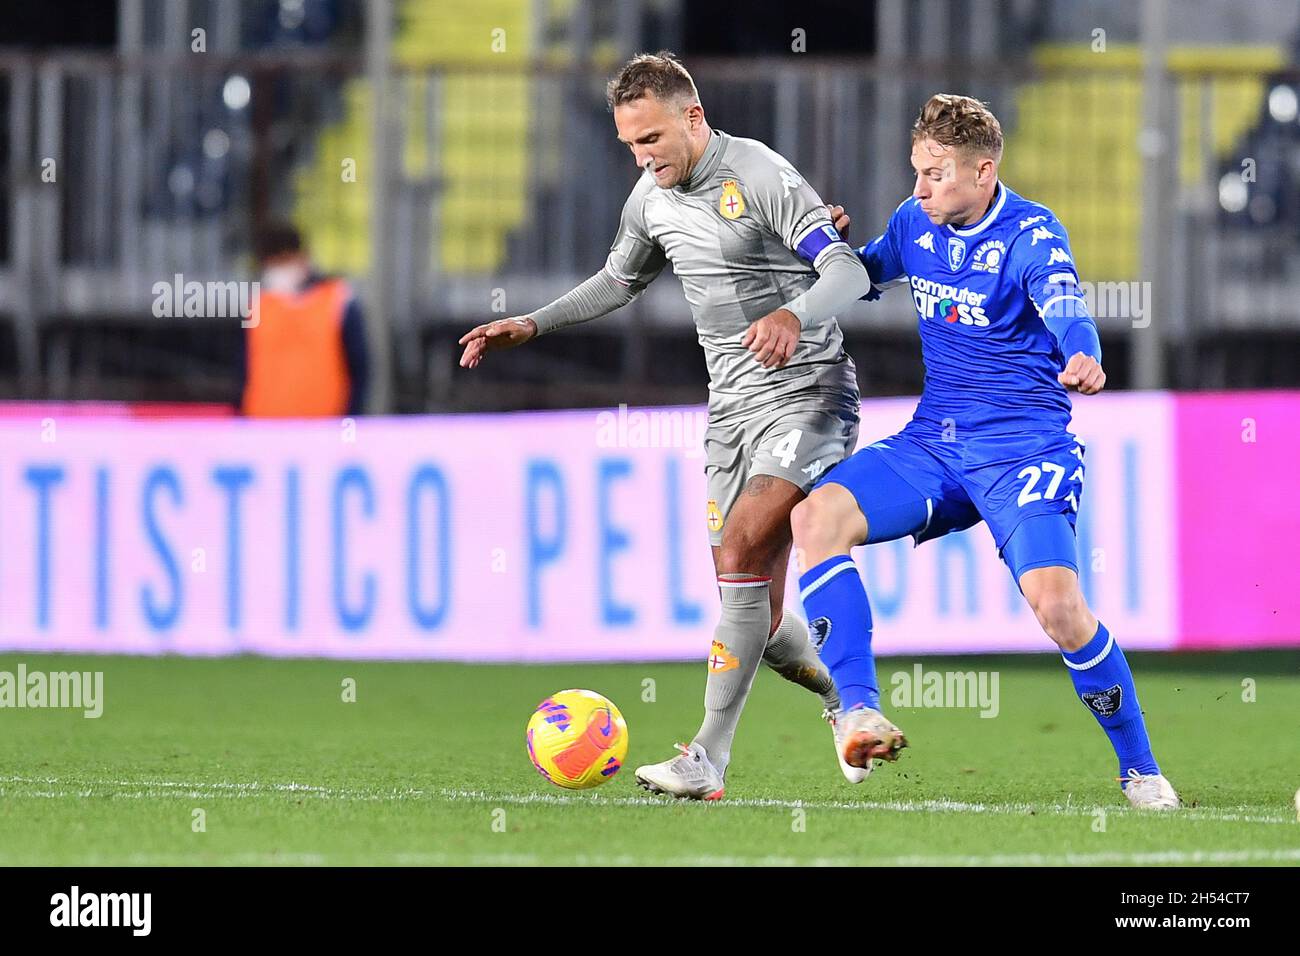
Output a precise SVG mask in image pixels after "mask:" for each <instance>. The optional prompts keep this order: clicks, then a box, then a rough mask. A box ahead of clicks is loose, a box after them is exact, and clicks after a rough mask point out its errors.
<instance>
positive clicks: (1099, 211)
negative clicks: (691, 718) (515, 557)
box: [0, 0, 1300, 412]
mask: <svg viewBox="0 0 1300 956" xmlns="http://www.w3.org/2000/svg"><path fill="white" fill-rule="evenodd" d="M5 16H6V31H5V32H6V37H5V40H4V45H3V50H2V51H0V163H2V164H3V167H2V169H0V343H3V346H4V347H3V348H0V396H3V397H5V398H10V399H14V398H17V399H43V400H59V401H63V400H101V401H140V400H148V401H168V402H209V403H223V402H231V401H233V400H235V397H236V396H237V393H238V378H237V371H238V361H237V360H238V354H239V350H240V348H241V347H242V346H241V339H240V330H238V329H232V328H231V327H230V324H231V323H229V322H228V321H227V320H224V319H220V318H211V319H205V318H201V317H200V318H191V319H186V320H179V319H157V318H155V317H154V316H153V315H152V314H151V311H150V304H151V302H152V298H153V296H152V293H151V291H150V290H151V287H152V286H153V284H154V283H155V282H156V281H159V280H160V279H163V280H166V279H170V277H171V276H172V275H173V274H174V273H182V274H184V275H185V277H186V279H187V280H188V279H197V280H199V281H206V280H209V279H212V280H222V281H225V280H229V279H232V278H235V279H239V278H244V279H252V278H255V277H256V276H255V272H254V263H253V261H252V257H251V252H252V246H253V238H254V236H255V235H256V233H257V231H258V230H259V228H260V227H261V226H262V225H263V224H265V223H266V222H268V221H270V220H272V219H289V220H291V221H293V222H295V223H296V224H297V225H298V226H299V228H300V229H301V230H302V231H303V233H304V235H305V237H306V239H307V240H308V242H309V243H310V245H311V247H312V249H313V252H314V254H315V257H316V259H317V261H318V263H319V264H320V265H321V266H322V267H323V268H326V269H329V270H337V271H340V272H342V273H344V274H346V275H348V276H349V277H350V278H351V279H352V280H353V281H354V282H355V284H356V285H357V287H358V288H359V290H360V292H361V296H362V299H363V301H364V302H365V303H366V305H367V313H368V318H369V332H370V338H371V344H372V347H373V359H374V370H375V380H374V387H373V389H372V394H371V402H370V404H371V410H372V411H376V412H430V411H442V410H457V409H459V410H467V409H473V410H484V409H513V408H539V407H572V406H575V405H579V406H609V405H617V404H618V403H620V402H628V403H631V404H661V403H677V402H696V401H700V400H702V399H703V397H704V394H705V392H704V383H705V376H704V365H703V360H702V357H701V355H700V353H699V349H698V347H697V346H696V344H695V340H694V333H693V329H692V327H691V325H690V320H689V316H688V314H687V311H686V308H685V303H684V301H683V300H682V297H681V295H680V292H679V291H678V289H677V287H676V284H675V281H674V280H673V279H672V278H671V277H665V278H664V279H663V280H661V281H660V282H658V283H656V284H655V285H654V286H653V287H652V288H651V289H650V290H649V292H648V293H647V295H645V296H644V297H643V298H642V299H641V300H640V301H639V302H637V303H635V304H634V305H633V306H632V307H631V308H629V309H627V310H625V311H626V314H624V315H619V316H615V317H612V318H610V319H608V320H605V321H603V322H598V323H593V324H590V325H587V326H583V327H582V328H579V329H576V330H571V331H569V332H567V333H566V334H565V335H564V336H563V337H556V338H555V339H552V340H550V341H547V342H544V343H539V345H538V346H537V347H535V348H530V349H527V350H524V351H523V352H520V353H517V354H514V355H510V356H503V357H502V361H494V362H492V363H490V364H489V365H488V366H485V367H484V368H483V369H482V370H481V374H478V375H475V376H466V375H463V374H458V372H457V370H456V368H455V359H456V357H457V355H458V350H457V349H456V347H455V344H454V342H455V338H456V335H458V334H459V333H460V332H461V331H463V330H464V329H465V328H467V327H468V326H470V325H472V324H476V323H478V322H480V321H484V320H486V319H488V318H491V317H493V314H494V313H493V311H492V309H493V305H494V303H496V304H498V305H499V304H500V303H501V301H502V300H503V299H504V303H505V308H506V309H507V310H508V312H509V314H515V313H516V312H522V311H526V310H527V309H529V308H534V307H536V306H537V305H539V304H541V303H543V302H544V301H548V300H549V298H550V297H552V296H553V295H555V294H558V293H560V292H563V291H565V290H567V289H568V288H570V287H571V285H572V284H574V283H575V282H576V281H578V280H580V279H582V278H585V277H586V276H587V275H590V274H591V273H592V272H593V271H595V269H596V268H597V267H598V266H599V265H600V263H601V261H602V260H603V256H604V254H605V251H606V249H607V248H608V244H609V242H610V239H611V237H612V235H613V231H614V228H615V225H616V223H617V216H618V211H619V209H620V208H621V205H622V202H623V200H624V198H625V196H626V193H627V190H628V188H629V187H630V184H631V183H632V181H633V179H634V176H635V172H636V171H635V169H634V168H633V167H632V164H631V163H630V162H629V161H628V157H627V156H626V155H625V151H624V150H623V149H622V148H621V147H620V146H619V144H618V143H617V142H616V141H615V139H614V136H613V133H612V126H611V121H610V118H609V115H608V113H607V112H606V109H605V105H604V101H603V83H604V80H605V79H606V77H607V76H608V75H609V73H610V72H611V71H612V69H613V68H614V67H615V66H616V65H617V64H618V63H619V62H620V61H621V59H622V58H624V57H625V56H627V55H629V54H631V53H633V52H636V51H639V50H642V49H658V48H660V47H668V48H672V49H674V50H677V51H679V52H680V54H681V55H682V56H683V57H684V58H685V59H686V62H687V63H688V65H689V67H690V68H691V70H692V71H693V72H694V74H695V77H696V79H697V82H698V84H699V87H700V90H701V94H702V96H703V98H704V102H705V107H706V111H707V114H708V117H709V119H710V121H711V123H712V124H713V125H714V126H716V127H719V128H722V129H725V130H728V131H730V132H733V133H736V134H739V135H746V136H753V137H756V138H759V139H762V140H765V141H767V142H768V143H770V144H771V145H772V146H773V147H774V148H776V149H777V150H778V151H780V152H782V153H783V154H784V155H786V156H787V157H788V158H789V159H790V160H791V161H792V162H794V163H795V165H796V166H797V167H798V168H799V169H800V170H802V171H803V172H804V173H805V175H806V176H807V177H808V178H809V179H810V180H811V181H812V182H813V183H814V184H815V185H816V186H817V188H818V189H819V191H820V192H821V193H822V194H823V196H824V197H827V198H833V199H834V201H836V202H840V203H843V204H844V205H845V206H847V207H848V208H849V209H850V210H851V211H852V213H853V214H854V217H855V224H856V225H855V236H856V238H858V239H859V240H860V241H865V240H866V239H868V238H870V235H869V233H870V232H871V231H872V230H875V229H877V228H879V226H880V224H882V223H883V222H884V221H885V219H886V217H887V215H888V213H889V212H890V211H891V210H892V209H893V207H894V206H895V205H896V204H897V202H898V200H899V199H900V198H901V197H902V196H903V195H905V194H906V193H907V191H908V189H909V181H910V180H909V177H908V169H907V163H906V142H907V130H908V126H909V124H910V121H911V119H912V118H913V115H914V113H915V111H916V109H917V106H918V104H919V103H921V102H923V101H924V99H925V97H926V96H927V95H929V94H930V93H931V92H934V91H936V90H958V91H964V92H969V93H973V94H976V95H979V96H981V97H983V98H985V99H986V100H988V101H989V102H990V103H991V105H992V106H993V108H994V110H995V112H996V113H997V114H998V116H999V117H1000V118H1001V119H1002V122H1003V124H1004V126H1005V128H1006V130H1007V134H1008V144H1007V159H1006V164H1005V169H1004V176H1005V178H1006V179H1007V181H1008V182H1010V183H1012V184H1013V185H1014V187H1015V188H1017V189H1018V190H1019V191H1021V192H1022V193H1024V194H1026V195H1029V196H1032V197H1035V198H1037V199H1038V200H1039V201H1042V202H1044V203H1046V204H1048V205H1050V206H1052V207H1054V208H1055V209H1056V210H1057V212H1058V213H1059V214H1060V216H1061V217H1062V219H1063V221H1064V222H1065V223H1066V224H1067V226H1068V227H1069V228H1070V230H1071V233H1072V237H1071V238H1072V243H1073V246H1074V248H1075V250H1076V252H1077V255H1078V259H1079V265H1080V270H1081V274H1082V275H1083V277H1084V278H1085V279H1088V280H1091V281H1095V282H1110V281H1125V282H1127V281H1134V280H1139V281H1141V282H1144V283H1150V285H1149V286H1148V287H1146V288H1148V289H1150V290H1151V302H1150V316H1149V317H1150V319H1151V324H1150V327H1149V328H1146V329H1141V330H1140V334H1139V331H1135V330H1134V328H1133V327H1132V326H1133V322H1132V321H1131V318H1130V317H1129V316H1112V317H1106V318H1104V319H1103V320H1102V322H1101V328H1102V336H1103V344H1104V346H1105V349H1106V354H1107V370H1108V372H1109V374H1110V380H1111V387H1113V388H1126V387H1134V388H1162V387H1169V388H1178V389H1207V388H1209V389H1216V388H1248V387H1278V386H1294V385H1296V384H1300V310H1297V309H1296V307H1295V303H1296V302H1297V301H1300V123H1298V122H1297V96H1298V93H1297V91H1298V90H1300V69H1298V67H1297V55H1298V54H1300V8H1297V6H1296V5H1295V4H1294V3H1293V2H1289V0H1260V2H1257V3H1251V4H1245V5H1242V4H1231V3H1224V2H1219V0H1161V2H1159V3H1154V2H1153V3H1150V4H1146V5H1143V4H1135V3H1132V2H1127V0H1110V2H1087V3H1079V2H1069V0H953V2H944V0H920V2H915V3H908V2H904V0H855V2H840V0H810V2H806V3H801V4H798V5H789V4H767V3H755V2H746V3H741V2H734V0H720V2H716V3H709V4H688V3H685V2H682V0H604V2H596V0H393V2H391V3H389V2H380V0H373V2H365V0H117V2H75V0H62V2H56V3H46V4H35V5H23V6H22V7H21V9H15V10H11V11H8V12H7V13H6V15H5ZM196 30H201V31H202V33H203V43H202V45H203V48H204V49H203V52H195V51H194V46H195V36H196V34H195V31H196ZM493 31H503V32H500V33H494V32H493ZM795 31H802V32H803V34H804V36H803V40H802V43H803V45H804V46H803V48H804V49H806V52H799V53H796V52H792V46H795V45H797V44H798V43H799V42H800V40H799V39H798V37H797V34H796V32H795ZM1097 31H1101V32H1100V33H1098V32H1097ZM49 157H55V158H57V160H58V164H57V179H56V182H54V183H50V182H47V181H43V180H42V177H41V172H42V165H41V163H42V160H43V159H46V158H49ZM345 159H353V160H355V162H356V168H357V169H358V171H359V172H358V175H357V177H356V181H355V182H345V181H343V179H342V178H341V177H340V175H339V170H340V165H341V163H342V162H343V161H344V160H345ZM494 290H503V294H500V293H498V294H497V296H496V298H495V299H494ZM913 322H914V319H913V316H912V314H911V310H910V307H909V305H908V302H907V300H906V298H905V297H900V298H898V299H897V300H894V301H890V300H889V299H886V300H885V302H884V303H883V304H881V305H879V306H876V307H874V308H872V307H870V306H868V305H866V304H863V306H862V308H861V310H860V312H859V313H857V314H855V315H853V316H851V317H848V318H847V320H846V321H845V322H844V325H845V328H846V331H847V333H848V338H849V344H850V349H851V351H852V352H854V354H857V355H860V356H871V359H870V360H866V361H860V362H859V367H860V373H861V377H862V385H863V391H864V395H898V394H909V393H914V392H916V391H917V390H918V388H919V383H920V374H921V372H920V365H919V362H918V361H917V360H916V356H915V348H914V341H913V335H914V333H913V331H912V323H913ZM453 333H454V334H453Z"/></svg>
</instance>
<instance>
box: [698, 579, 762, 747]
mask: <svg viewBox="0 0 1300 956" xmlns="http://www.w3.org/2000/svg"><path fill="white" fill-rule="evenodd" d="M718 587H719V590H720V591H721V592H722V617H721V619H720V620H719V621H718V627H717V629H716V630H715V631H714V632H713V646H712V648H711V649H710V651H709V679H708V683H707V684H705V687H704V723H703V724H701V725H700V731H699V733H697V734H696V735H695V742H696V743H698V744H700V745H701V746H703V747H704V749H705V750H706V751H708V754H709V760H710V762H712V764H713V765H714V766H715V767H717V768H718V771H719V772H723V771H725V770H726V769H727V764H728V763H730V761H731V740H732V738H733V737H735V735H736V724H737V723H739V722H740V712H741V711H742V710H744V708H745V700H746V699H747V698H748V697H749V688H750V687H751V686H752V685H753V683H754V675H755V674H757V673H758V665H759V662H760V661H761V660H762V659H763V648H764V647H765V646H766V645H767V635H768V632H769V631H771V629H772V606H771V604H769V603H768V595H767V591H768V585H767V582H766V579H760V578H757V577H756V576H755V575H752V574H721V575H718Z"/></svg>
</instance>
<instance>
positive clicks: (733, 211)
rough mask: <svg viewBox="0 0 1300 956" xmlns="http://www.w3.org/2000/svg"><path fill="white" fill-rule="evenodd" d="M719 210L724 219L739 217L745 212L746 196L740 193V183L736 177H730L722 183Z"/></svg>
mask: <svg viewBox="0 0 1300 956" xmlns="http://www.w3.org/2000/svg"><path fill="white" fill-rule="evenodd" d="M718 212H719V213H721V214H722V218H723V219H739V218H740V217H741V216H743V215H744V214H745V197H744V196H742V195H741V194H740V185H739V184H738V183H737V182H736V181H735V180H734V179H728V180H727V181H726V182H724V183H723V184H722V195H721V196H719V197H718Z"/></svg>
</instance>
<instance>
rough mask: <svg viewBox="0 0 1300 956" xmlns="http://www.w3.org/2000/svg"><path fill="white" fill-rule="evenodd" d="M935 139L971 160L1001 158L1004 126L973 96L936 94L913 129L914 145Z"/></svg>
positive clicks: (929, 100)
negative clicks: (920, 141) (964, 154)
mask: <svg viewBox="0 0 1300 956" xmlns="http://www.w3.org/2000/svg"><path fill="white" fill-rule="evenodd" d="M920 139H932V140H934V141H935V142H936V143H938V144H939V145H940V146H954V147H956V148H957V149H960V150H963V151H964V152H966V153H967V154H968V155H971V156H988V157H990V158H992V159H993V160H995V161H996V160H1000V159H1001V158H1002V124H1001V123H999V122H998V118H997V117H996V116H994V115H993V113H992V111H990V110H989V107H988V104H987V103H981V102H980V101H979V100H977V99H975V98H974V97H973V96H961V95H959V94H957V93H936V94H935V95H934V96H932V97H930V98H929V99H928V100H926V102H925V105H924V106H922V107H921V112H920V113H919V114H918V115H917V117H916V123H914V124H913V126H912V142H913V143H916V141H917V140H920Z"/></svg>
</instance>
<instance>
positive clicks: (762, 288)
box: [605, 130, 858, 420]
mask: <svg viewBox="0 0 1300 956" xmlns="http://www.w3.org/2000/svg"><path fill="white" fill-rule="evenodd" d="M827 230H829V232H828V231H827ZM829 236H835V237H836V239H838V236H836V234H835V231H834V226H833V225H832V224H831V220H830V216H829V214H828V213H827V211H826V207H825V205H824V204H823V203H822V201H821V198H820V197H819V196H818V195H817V192H816V191H815V190H814V189H813V188H812V187H811V186H809V185H808V184H807V183H806V182H804V180H803V178H802V177H801V176H800V175H799V174H798V172H796V171H795V168H794V167H793V166H791V165H790V164H789V163H788V162H787V161H786V160H785V159H784V158H782V157H781V156H780V155H779V154H778V153H776V152H774V151H773V150H771V149H769V148H768V147H767V146H765V145H763V144H762V143H760V142H758V141H757V140H752V139H741V138H739V137H735V136H728V135H727V134H726V133H723V132H721V131H720V130H714V131H713V135H712V137H711V138H710V140H709V145H708V147H707V148H706V149H705V151H704V155H703V156H701V157H700V161H699V163H698V164H697V165H696V167H695V169H694V170H692V172H691V175H690V178H689V180H688V181H686V182H683V183H682V184H680V185H678V186H675V187H674V188H672V189H660V188H658V187H657V186H656V185H655V181H654V177H653V175H651V174H650V173H649V172H647V173H645V174H644V175H643V176H642V178H641V179H640V181H638V183H637V185H636V188H635V189H633V190H632V194H631V196H629V197H628V200H627V203H626V204H625V205H624V207H623V217H622V220H621V221H620V223H619V229H618V235H617V237H616V238H615V240H614V245H613V247H612V248H611V249H610V253H609V258H608V260H607V261H606V263H605V271H606V273H608V274H609V275H610V276H611V277H612V278H613V279H615V280H616V281H618V282H619V283H621V284H623V285H625V286H627V287H629V288H630V289H631V290H632V291H633V292H639V291H640V290H641V289H643V288H644V287H645V286H646V285H647V284H648V283H649V282H650V281H651V280H652V279H654V277H655V276H657V275H658V274H659V273H660V272H661V271H662V270H663V267H664V265H665V264H666V263H667V262H671V263H672V265H673V272H674V273H675V274H676V275H677V277H678V278H679V279H680V280H681V283H682V288H683V289H684V290H685V293H686V301H687V303H688V304H689V305H690V309H691V314H692V316H693V317H694V319H695V327H696V330H697V332H698V335H699V340H700V345H701V346H703V347H704V355H705V360H706V362H707V364H708V369H709V413H710V418H712V419H714V420H722V419H727V418H731V417H732V416H737V415H745V414H749V413H751V412H755V411H758V410H761V409H764V408H768V407H770V406H772V405H774V404H777V403H786V402H788V401H790V400H791V399H795V398H802V397H805V396H806V397H808V398H811V399H816V400H819V401H826V400H830V401H835V402H839V403H844V404H851V405H853V406H854V407H856V405H857V400H858V388H857V373H856V370H855V368H854V366H853V361H852V359H850V358H849V357H848V354H847V353H846V352H845V351H844V348H843V343H844V337H843V335H842V333H841V332H840V327H839V324H838V323H837V322H836V321H835V318H834V317H833V316H827V317H821V318H818V317H816V316H809V317H805V318H804V321H803V330H802V333H801V334H800V337H799V345H798V347H797V349H796V350H795V353H794V356H793V357H792V358H791V359H790V361H789V362H788V363H787V364H786V365H785V366H783V367H782V368H773V369H765V368H763V367H762V366H761V365H760V364H759V363H758V362H757V361H755V359H754V356H753V354H752V353H750V352H749V351H747V350H746V349H745V348H744V347H743V346H742V345H741V338H742V337H743V335H744V333H745V330H746V329H747V328H748V327H749V325H750V324H751V323H752V322H754V321H755V320H756V319H760V318H762V317H763V316H764V315H767V314H768V313H769V312H772V311H774V310H776V309H779V308H780V307H781V306H783V305H786V304H788V303H790V302H791V301H792V300H794V299H796V298H797V297H798V296H800V295H801V294H802V293H804V292H807V291H808V289H809V288H811V286H812V285H813V283H814V282H816V281H817V271H816V269H817V268H820V267H822V266H823V265H824V264H825V262H826V261H828V260H829V259H830V258H831V257H833V256H849V257H852V256H853V252H852V250H851V249H850V248H849V246H848V245H847V244H846V243H843V242H838V241H833V242H829V243H828V242H827V238H826V237H829ZM810 237H811V239H810ZM801 243H803V244H804V248H805V250H808V251H812V250H816V256H815V258H814V261H813V263H812V264H809V263H808V261H807V260H805V259H804V258H802V257H801V256H800V255H799V254H798V252H796V250H797V249H798V248H799V247H800V244H801Z"/></svg>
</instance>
